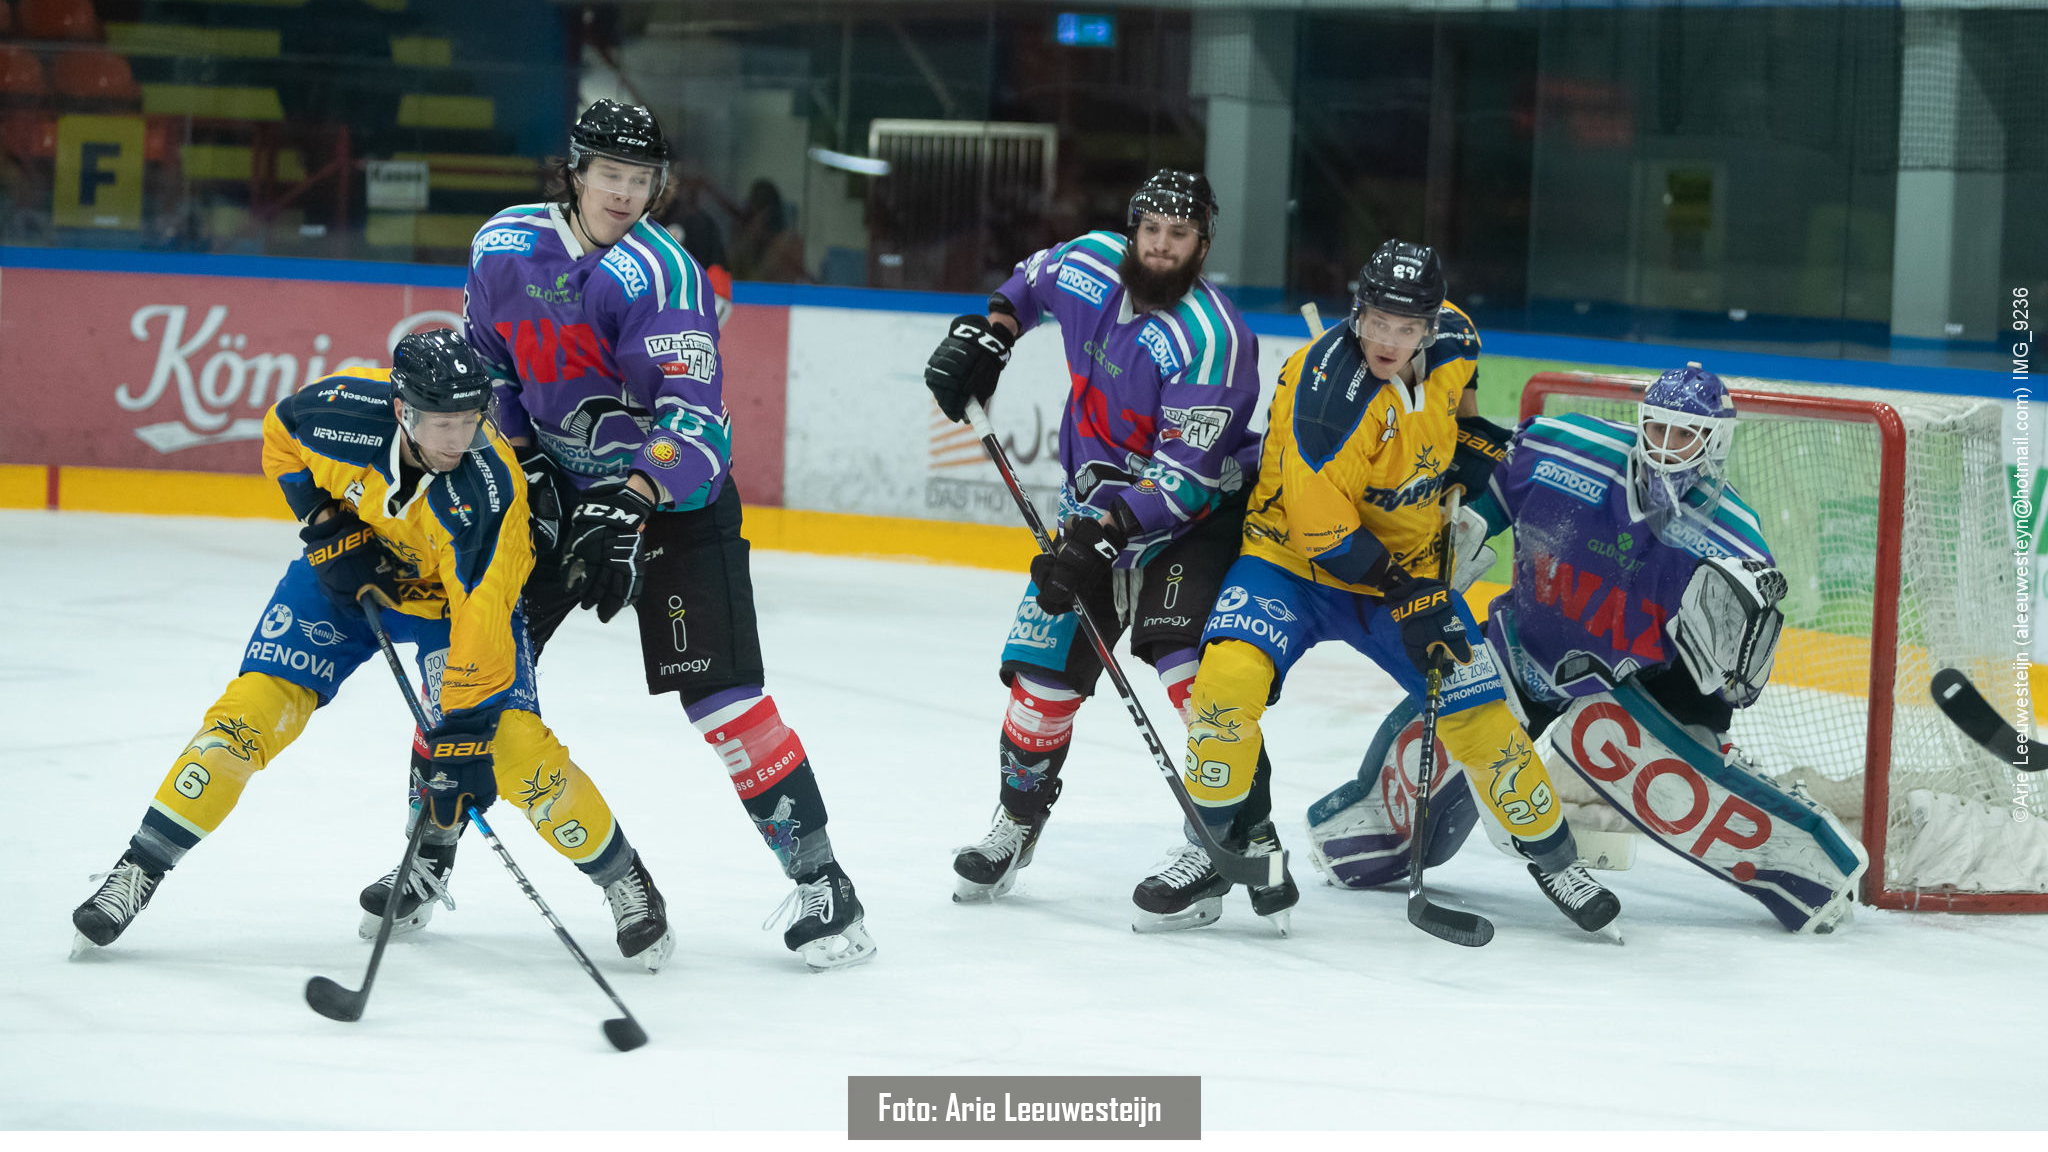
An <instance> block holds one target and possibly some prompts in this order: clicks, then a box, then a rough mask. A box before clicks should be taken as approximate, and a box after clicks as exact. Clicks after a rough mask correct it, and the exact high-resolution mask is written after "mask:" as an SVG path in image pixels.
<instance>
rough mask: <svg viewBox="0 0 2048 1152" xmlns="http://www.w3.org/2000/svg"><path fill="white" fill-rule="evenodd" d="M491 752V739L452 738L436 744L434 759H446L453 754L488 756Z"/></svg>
mask: <svg viewBox="0 0 2048 1152" xmlns="http://www.w3.org/2000/svg"><path fill="white" fill-rule="evenodd" d="M490 754H491V741H489V740H451V741H448V742H447V743H445V744H436V745H434V759H436V760H445V759H447V758H449V757H451V756H488V755H490Z"/></svg>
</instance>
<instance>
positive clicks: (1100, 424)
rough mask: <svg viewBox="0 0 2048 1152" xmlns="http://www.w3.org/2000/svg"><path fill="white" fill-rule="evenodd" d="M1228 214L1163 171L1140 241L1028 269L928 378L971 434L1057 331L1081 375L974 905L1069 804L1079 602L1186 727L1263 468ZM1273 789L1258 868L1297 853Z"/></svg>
mask: <svg viewBox="0 0 2048 1152" xmlns="http://www.w3.org/2000/svg"><path fill="white" fill-rule="evenodd" d="M1216 216H1217V205H1216V199H1215V196H1214V195H1213V194H1212V193H1211V191H1210V188H1209V181H1208V180H1207V179H1206V178H1205V177H1203V176H1200V175H1197V174H1191V173H1186V172H1175V171H1170V170H1162V171H1160V172H1157V173H1155V174H1153V176H1152V177H1151V178H1150V179H1148V180H1147V181H1146V182H1145V184H1144V186H1143V187H1141V188H1139V189H1138V192H1137V194H1136V195H1134V196H1133V197H1132V198H1131V202H1130V212H1129V216H1128V221H1127V223H1128V227H1127V231H1125V232H1123V233H1117V232H1107V231H1103V232H1090V233H1087V234H1086V235H1083V236H1080V237H1077V238H1075V239H1073V240H1070V241H1068V242H1067V243H1065V244H1061V245H1058V246H1056V247H1052V248H1048V249H1045V250H1043V251H1041V252H1037V253H1035V254H1033V255H1032V256H1031V257H1030V258H1028V259H1026V260H1024V261H1023V262H1022V263H1020V264H1018V265H1017V268H1016V272H1015V273H1014V274H1013V275H1012V276H1011V277H1010V278H1009V279H1008V280H1007V281H1005V282H1004V283H1003V285H1002V287H1000V288H998V289H997V290H996V291H995V293H994V294H993V295H991V296H990V297H989V301H988V313H987V315H985V316H975V315H969V316H961V317H958V318H957V319H955V320H954V321H953V322H952V324H951V325H950V326H949V330H948V334H947V336H946V338H945V340H943V341H942V342H941V343H940V344H939V347H938V349H937V350H936V351H935V352H933V353H932V356H931V362H930V364H929V365H928V366H927V367H926V369H925V382H926V385H927V386H928V387H929V388H930V389H931V392H932V397H933V399H934V400H936V401H937V402H938V406H939V408H940V410H941V411H943V412H944V413H945V414H946V415H947V416H948V417H950V418H951V419H953V420H956V421H957V420H961V419H963V418H964V415H965V412H966V406H967V402H968V400H970V399H974V400H979V401H981V402H984V403H986V402H987V401H988V399H989V398H990V396H991V395H992V394H993V393H994V391H995V387H996V378H997V375H998V374H999V373H1000V372H1001V371H1002V369H1003V367H1004V366H1005V365H1006V364H1008V363H1009V360H1010V349H1011V346H1012V345H1013V344H1014V343H1015V342H1016V340H1017V339H1018V338H1019V337H1020V336H1022V335H1023V334H1024V333H1027V332H1029V331H1031V330H1032V329H1033V328H1035V327H1037V326H1039V325H1040V324H1041V323H1042V322H1044V321H1046V320H1052V321H1055V322H1057V325H1058V331H1059V337H1060V339H1061V341H1062V342H1063V343H1064V345H1065V351H1066V363H1067V370H1068V375H1069V377H1070V394H1069V399H1068V402H1067V407H1066V411H1065V413H1064V415H1063V416H1062V418H1061V421H1060V431H1059V443H1060V465H1061V469H1062V471H1063V472H1064V473H1065V482H1064V484H1063V485H1062V488H1061V492H1060V516H1061V521H1062V523H1061V526H1060V531H1059V538H1058V541H1057V543H1056V545H1055V548H1054V550H1053V551H1052V552H1049V553H1047V554H1045V555H1042V556H1039V557H1038V558H1036V559H1035V560H1033V561H1032V563H1031V582H1030V584H1029V586H1028V587H1027V588H1026V589H1025V594H1024V598H1023V600H1022V602H1021V603H1020V604H1019V605H1018V607H1017V614H1016V617H1015V619H1014V621H1013V623H1012V626H1011V629H1010V637H1009V641H1008V643H1007V644H1006V645H1005V646H1004V649H1003V655H1002V665H1001V673H1000V674H1001V676H1002V679H1003V682H1004V683H1005V684H1006V685H1008V687H1009V689H1010V704H1009V708H1008V711H1007V713H1006V715H1005V717H1004V720H1003V725H1002V735H1001V738H1000V742H999V748H998V768H999V777H998V788H997V795H998V797H999V800H1000V805H999V807H998V809H997V811H996V815H995V819H994V826H993V827H992V828H991V829H990V830H989V833H988V835H987V836H985V837H983V838H982V840H981V841H980V842H979V843H977V844H974V845H971V846H969V847H966V848H962V849H960V850H958V852H957V853H956V854H955V857H954V860H953V871H954V873H955V874H956V876H957V880H956V883H955V892H954V899H955V900H959V901H970V900H988V899H993V898H994V897H996V896H1000V895H1002V894H1003V893H1004V892H1007V891H1009V889H1010V887H1011V886H1012V885H1013V884H1014V883H1015V882H1016V874H1017V871H1018V869H1021V868H1023V867H1024V866H1025V865H1027V864H1029V863H1030V862H1031V858H1032V853H1033V851H1034V849H1035V848H1036V846H1037V843H1038V838H1039V834H1040V832H1041V831H1042V830H1043V829H1044V827H1045V823H1046V820H1047V818H1048V817H1049V816H1050V815H1051V811H1052V805H1053V802H1054V801H1055V800H1057V799H1058V798H1059V794H1060V789H1061V786H1062V781H1061V779H1060V768H1061V765H1062V764H1063V763H1064V762H1065V760H1066V757H1067V751H1068V744H1069V741H1070V739H1071V738H1072V735H1073V725H1074V714H1075V712H1076V711H1078V710H1079V708H1080V707H1081V702H1082V700H1084V699H1085V698H1087V697H1088V696H1090V695H1092V694H1093V692H1094V690H1095V684H1096V680H1097V678H1098V677H1099V676H1100V675H1101V673H1102V666H1101V664H1100V661H1099V660H1098V658H1097V657H1096V654H1095V651H1094V648H1093V646H1092V645H1090V644H1089V643H1088V642H1087V641H1086V640H1085V639H1084V638H1082V637H1081V635H1080V618H1079V616H1078V615H1077V614H1076V613H1075V612H1074V607H1075V605H1076V604H1077V603H1078V604H1085V605H1086V606H1087V607H1088V610H1089V612H1090V614H1091V615H1092V616H1093V617H1094V618H1095V620H1096V621H1097V622H1098V623H1099V624H1101V625H1102V627H1103V629H1104V631H1105V633H1106V635H1105V636H1104V639H1105V640H1107V641H1108V642H1109V643H1111V644H1115V643H1116V641H1117V638H1118V637H1119V636H1120V635H1122V633H1123V632H1124V630H1125V629H1127V628H1128V629H1129V630H1130V633H1131V650H1132V652H1133V653H1134V654H1136V655H1137V656H1138V658H1139V659H1141V660H1144V661H1145V662H1146V663H1148V664H1150V665H1152V667H1153V668H1154V669H1156V670H1157V672H1158V674H1159V678H1160V680H1161V682H1162V683H1163V684H1164V685H1165V686H1166V692H1167V696H1168V698H1169V699H1171V700H1172V702H1173V705H1174V707H1175V708H1176V709H1179V710H1181V712H1182V719H1183V721H1185V719H1186V715H1185V713H1186V708H1187V698H1188V689H1189V686H1190V685H1191V684H1192V683H1193V681H1194V676H1195V668H1196V665H1197V663H1198V662H1199V659H1198V650H1199V646H1200V642H1201V631H1202V623H1203V621H1204V620H1205V619H1207V617H1208V614H1209V609H1210V606H1211V605H1212V604H1213V603H1214V601H1215V599H1216V593H1217V590H1218V588H1219V586H1220V583H1221V581H1222V578H1223V574H1224V572H1225V571H1226V570H1228V569H1229V567H1230V563H1231V561H1232V560H1234V559H1236V557H1237V552H1238V544H1239V540H1240V534H1241V529H1242V526H1243V521H1244V513H1245V501H1246V499H1247V498H1248V496H1249V488H1248V485H1247V483H1246V480H1247V477H1248V476H1249V475H1251V474H1252V473H1253V472H1255V471H1256V469H1257V465H1258V458H1259V438H1258V436H1257V435H1256V434H1254V433H1253V432H1252V431H1251V430H1250V424H1251V420H1252V416H1253V413H1254V410H1255V408H1256V405H1257V403H1258V397H1259V380H1258V340H1257V337H1255V336H1253V335H1252V333H1251V330H1250V329H1249V328H1247V327H1246V326H1245V323H1244V319H1243V317H1241V316H1240V315H1238V312H1237V309H1236V308H1235V307H1234V306H1233V305H1232V304H1231V303H1230V302H1229V301H1228V300H1226V299H1224V297H1223V295H1222V293H1220V292H1218V291H1217V289H1216V287H1215V285H1213V284H1211V283H1210V282H1209V281H1208V280H1207V279H1205V278H1203V276H1202V274H1201V273H1202V261H1203V259H1204V258H1205V257H1206V256H1207V255H1208V251H1209V240H1210V236H1211V234H1212V230H1213V228H1214V227H1215V222H1216ZM1268 772H1269V769H1268V768H1267V767H1266V765H1265V764H1264V763H1263V762H1261V764H1260V766H1259V770H1258V783H1257V784H1256V785H1255V788H1254V794H1253V798H1252V802H1251V803H1250V804H1248V805H1247V806H1246V808H1245V810H1244V817H1243V818H1242V819H1240V820H1239V821H1238V822H1237V823H1236V824H1235V825H1233V828H1232V836H1233V837H1234V838H1235V839H1236V841H1237V843H1238V844H1239V845H1241V846H1244V847H1245V848H1246V850H1248V851H1252V852H1260V851H1263V852H1274V851H1278V850H1279V840H1278V838H1277V837H1276V836H1275V835H1274V833H1273V826H1272V821H1271V820H1270V819H1268V816H1269V814H1270V811H1271V802H1270V800H1269V799H1268V796H1267V785H1266V778H1267V775H1268ZM1252 896H1253V902H1254V906H1255V907H1256V908H1258V909H1259V910H1260V912H1261V914H1269V913H1278V912H1281V911H1284V910H1285V909H1286V908H1287V907H1289V906H1291V905H1292V904H1293V903H1294V901H1295V899H1296V892H1295V887H1294V882H1293V880H1292V878H1291V877H1290V878H1288V879H1287V880H1286V882H1285V883H1284V884H1282V885H1275V886H1273V887H1271V888H1262V889H1254V890H1253V893H1252Z"/></svg>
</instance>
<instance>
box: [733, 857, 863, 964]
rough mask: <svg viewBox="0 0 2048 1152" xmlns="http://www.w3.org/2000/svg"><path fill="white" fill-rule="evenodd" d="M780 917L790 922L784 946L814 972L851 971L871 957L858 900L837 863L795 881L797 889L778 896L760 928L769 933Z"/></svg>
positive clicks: (783, 935) (784, 932) (849, 881)
mask: <svg viewBox="0 0 2048 1152" xmlns="http://www.w3.org/2000/svg"><path fill="white" fill-rule="evenodd" d="M784 917H789V918H790V924H789V927H788V928H787V929H785V930H784V931H783V933H782V942H783V944H785V945H787V946H788V948H789V950H790V951H791V952H795V953H796V954H797V955H799V956H802V957H803V958H804V963H805V964H808V965H810V968H811V971H813V972H824V971H827V970H830V969H833V968H847V967H851V966H853V965H855V964H859V963H862V962H864V961H867V960H869V959H872V958H873V957H874V955H875V942H874V940H873V938H871V937H870V936H869V935H868V930H867V927H866V925H865V924H863V923H862V920H863V917H864V913H863V912H862V910H861V906H860V897H858V896H856V895H854V892H853V881H852V880H850V879H848V878H847V875H846V870H845V869H843V868H841V867H840V866H839V864H838V862H837V861H827V862H826V864H825V866H824V867H822V868H820V869H818V870H817V871H816V872H814V873H812V874H811V877H810V879H808V880H799V881H797V885H796V889H795V890H794V891H792V892H791V893H790V894H789V895H787V896H785V897H783V899H782V903H781V904H780V905H779V906H778V907H777V908H776V909H775V911H773V912H771V913H769V915H768V919H767V920H765V921H763V922H762V924H761V927H762V928H764V929H772V928H774V927H775V925H776V923H777V922H778V921H780V920H782V919H783V918H784Z"/></svg>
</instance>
